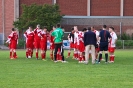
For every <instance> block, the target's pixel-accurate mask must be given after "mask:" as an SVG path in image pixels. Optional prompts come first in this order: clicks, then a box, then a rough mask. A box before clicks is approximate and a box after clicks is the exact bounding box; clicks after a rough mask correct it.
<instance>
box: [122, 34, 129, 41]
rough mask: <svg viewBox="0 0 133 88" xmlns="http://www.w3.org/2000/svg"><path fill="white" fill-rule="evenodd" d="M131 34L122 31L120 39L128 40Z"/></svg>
mask: <svg viewBox="0 0 133 88" xmlns="http://www.w3.org/2000/svg"><path fill="white" fill-rule="evenodd" d="M130 39H131V36H130V35H129V34H126V33H123V34H122V35H121V40H130Z"/></svg>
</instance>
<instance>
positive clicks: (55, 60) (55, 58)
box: [54, 44, 59, 62]
mask: <svg viewBox="0 0 133 88" xmlns="http://www.w3.org/2000/svg"><path fill="white" fill-rule="evenodd" d="M58 47H59V44H55V51H54V62H57V52H58Z"/></svg>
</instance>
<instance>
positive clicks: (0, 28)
mask: <svg viewBox="0 0 133 88" xmlns="http://www.w3.org/2000/svg"><path fill="white" fill-rule="evenodd" d="M0 3H1V4H0V33H2V0H0Z"/></svg>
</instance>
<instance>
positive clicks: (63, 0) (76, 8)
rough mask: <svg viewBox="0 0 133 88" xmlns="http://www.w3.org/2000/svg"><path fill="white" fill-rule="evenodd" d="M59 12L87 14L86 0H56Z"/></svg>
mask: <svg viewBox="0 0 133 88" xmlns="http://www.w3.org/2000/svg"><path fill="white" fill-rule="evenodd" d="M57 4H59V6H60V10H61V14H64V15H76V16H87V0H57Z"/></svg>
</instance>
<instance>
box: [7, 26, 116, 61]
mask: <svg viewBox="0 0 133 88" xmlns="http://www.w3.org/2000/svg"><path fill="white" fill-rule="evenodd" d="M58 27H60V26H58ZM90 28H91V31H92V32H94V33H95V34H96V40H97V41H96V42H97V44H96V46H95V60H96V61H99V62H100V60H101V59H102V53H100V54H99V51H100V42H101V40H100V38H99V35H100V32H101V31H100V32H99V31H97V30H96V29H95V27H93V26H92V27H90ZM56 29H57V26H53V29H52V30H51V31H50V32H48V31H47V27H43V29H41V28H40V25H37V27H36V28H35V29H34V30H33V29H32V27H29V28H28V29H27V30H26V32H25V33H24V37H25V38H26V58H32V56H33V49H34V48H35V52H36V54H35V55H36V59H37V60H38V59H39V49H40V50H41V59H42V60H46V51H47V42H48V41H49V42H50V58H51V60H53V61H55V62H57V61H58V60H61V61H64V55H63V53H62V54H61V49H56V48H58V45H59V44H58V43H57V44H55V38H56V37H55V36H53V35H56V32H55V34H54V31H55V30H56ZM60 29H61V30H62V31H63V32H64V28H60ZM104 29H106V25H104V26H103V29H101V30H104ZM106 31H107V30H106ZM86 32H88V29H87V28H83V30H82V31H79V30H78V27H77V26H74V27H72V28H71V33H70V34H69V35H68V40H69V42H70V49H69V50H68V56H67V57H66V58H69V57H70V54H71V50H73V51H74V52H73V59H76V60H78V62H79V63H84V62H85V60H86V59H85V45H84V33H86ZM108 32H109V33H110V37H109V39H108V48H107V49H105V50H102V51H105V53H106V55H105V58H106V62H107V59H108V56H107V53H108V52H106V51H109V53H110V56H109V57H110V60H109V62H110V63H113V62H114V57H115V55H114V51H115V47H116V45H115V44H116V41H117V35H116V33H115V32H114V28H113V27H109V30H108ZM105 35H106V34H105ZM58 37H59V36H58ZM104 37H106V36H104ZM6 43H8V44H9V48H10V59H16V58H17V54H16V48H17V43H18V33H17V31H16V30H15V29H14V28H12V33H11V34H10V35H9V36H8V40H7V41H6ZM60 45H61V46H63V41H62V42H61V43H60ZM55 46H56V48H55ZM55 49H56V50H55ZM54 51H55V52H56V53H54ZM91 52H92V51H91V50H90V51H89V55H88V56H89V59H90V58H91ZM55 54H56V55H55ZM98 55H99V58H98ZM106 56H107V57H106Z"/></svg>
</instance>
